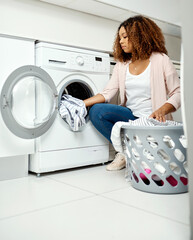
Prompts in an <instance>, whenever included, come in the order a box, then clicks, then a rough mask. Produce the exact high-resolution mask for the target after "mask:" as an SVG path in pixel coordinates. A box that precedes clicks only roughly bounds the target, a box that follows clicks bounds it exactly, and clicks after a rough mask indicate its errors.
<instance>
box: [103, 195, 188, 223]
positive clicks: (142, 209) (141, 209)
mask: <svg viewBox="0 0 193 240" xmlns="http://www.w3.org/2000/svg"><path fill="white" fill-rule="evenodd" d="M100 197H103V198H106V199H108V200H112V201H114V202H117V203H120V204H122V205H124V206H127V207H132V208H135V209H137V210H140V211H143V212H145V213H149V214H152V215H155V216H158V217H161V218H165V219H167V220H170V221H173V222H177V223H180V224H183V225H185V226H187V227H189V226H190V224H188V223H184V222H181V221H178V220H175V219H172V218H169V217H166V216H162V215H159V214H157V213H155V212H151V211H148V210H145V209H144V208H140V207H136V206H134V205H131V204H127V203H124V202H121V201H119V200H116V199H112V198H110V197H106V196H104V195H100Z"/></svg>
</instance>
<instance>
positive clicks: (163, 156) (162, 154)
mask: <svg viewBox="0 0 193 240" xmlns="http://www.w3.org/2000/svg"><path fill="white" fill-rule="evenodd" d="M157 155H158V156H159V157H160V158H161V159H162V160H163V161H165V162H169V161H170V156H169V155H168V154H167V153H166V152H165V151H164V150H163V149H159V150H158V151H157Z"/></svg>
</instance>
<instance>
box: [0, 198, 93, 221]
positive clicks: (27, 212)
mask: <svg viewBox="0 0 193 240" xmlns="http://www.w3.org/2000/svg"><path fill="white" fill-rule="evenodd" d="M93 197H95V195H93V196H88V197H83V198H79V199H74V200H70V201H67V202H63V203H58V204H54V205H50V206H47V207H42V208H38V209H34V210H30V211H26V212H23V213H18V214H15V215H12V216H8V217H3V218H0V222H1V221H5V220H9V219H12V218H16V217H20V216H23V215H28V214H31V213H36V212H41V211H44V210H48V209H50V208H55V207H59V206H63V205H66V204H70V203H73V202H78V201H82V200H85V199H88V198H93Z"/></svg>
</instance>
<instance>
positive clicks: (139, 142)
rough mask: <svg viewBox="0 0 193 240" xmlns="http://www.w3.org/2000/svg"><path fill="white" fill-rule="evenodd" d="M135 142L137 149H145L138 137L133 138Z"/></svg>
mask: <svg viewBox="0 0 193 240" xmlns="http://www.w3.org/2000/svg"><path fill="white" fill-rule="evenodd" d="M133 141H134V143H135V144H136V146H137V147H143V144H142V141H141V139H140V138H139V137H138V136H137V135H134V136H133Z"/></svg>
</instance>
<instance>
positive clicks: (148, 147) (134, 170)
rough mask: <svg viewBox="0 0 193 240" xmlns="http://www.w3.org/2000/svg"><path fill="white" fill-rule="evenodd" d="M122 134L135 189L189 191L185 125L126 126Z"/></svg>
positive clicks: (152, 191)
mask: <svg viewBox="0 0 193 240" xmlns="http://www.w3.org/2000/svg"><path fill="white" fill-rule="evenodd" d="M122 133H123V139H124V143H123V144H124V149H125V154H126V155H127V164H126V165H127V166H126V170H128V172H129V178H131V184H132V186H133V187H134V188H136V189H138V190H141V191H145V192H151V193H163V194H174V193H184V192H187V191H188V176H187V171H188V170H187V159H186V139H185V137H184V132H183V127H182V126H164V127H163V126H154V127H139V126H125V127H123V129H122Z"/></svg>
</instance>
